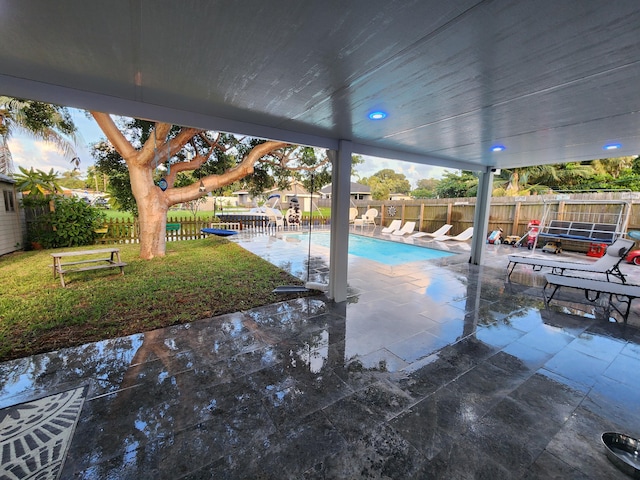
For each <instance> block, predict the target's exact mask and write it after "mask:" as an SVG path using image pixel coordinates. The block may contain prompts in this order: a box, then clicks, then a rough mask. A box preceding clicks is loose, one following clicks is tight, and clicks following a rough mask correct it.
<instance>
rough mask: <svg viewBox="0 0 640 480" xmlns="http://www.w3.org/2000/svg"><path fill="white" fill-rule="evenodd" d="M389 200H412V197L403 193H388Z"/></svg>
mask: <svg viewBox="0 0 640 480" xmlns="http://www.w3.org/2000/svg"><path fill="white" fill-rule="evenodd" d="M389 200H413V197H412V196H411V195H406V194H404V193H390V194H389Z"/></svg>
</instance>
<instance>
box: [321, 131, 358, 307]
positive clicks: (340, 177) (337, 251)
mask: <svg viewBox="0 0 640 480" xmlns="http://www.w3.org/2000/svg"><path fill="white" fill-rule="evenodd" d="M352 151H353V150H352V146H351V142H349V141H346V140H341V141H340V144H339V147H338V151H337V152H335V151H331V152H330V153H331V162H332V170H331V250H330V254H329V291H328V292H327V296H328V297H329V298H332V299H333V300H334V301H335V302H344V301H345V300H346V299H347V264H348V263H349V262H348V255H349V253H348V252H349V200H350V193H351V192H350V187H351V153H352ZM327 153H329V152H327Z"/></svg>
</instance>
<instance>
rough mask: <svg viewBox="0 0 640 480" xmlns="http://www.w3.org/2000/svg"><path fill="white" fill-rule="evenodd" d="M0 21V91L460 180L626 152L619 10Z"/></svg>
mask: <svg viewBox="0 0 640 480" xmlns="http://www.w3.org/2000/svg"><path fill="white" fill-rule="evenodd" d="M0 18H1V20H0V21H1V22H2V28H0V91H1V92H2V93H3V95H9V96H14V97H22V98H31V99H35V100H43V101H48V102H53V103H59V104H63V105H68V106H72V107H78V108H84V109H93V110H98V111H106V112H110V113H114V114H120V115H128V116H133V117H138V118H146V119H152V120H162V121H167V122H172V123H176V124H180V125H186V126H192V127H198V128H204V129H210V130H220V131H226V132H233V133H239V134H243V135H251V136H255V137H261V138H271V139H277V140H284V141H287V142H291V143H296V144H302V145H312V146H317V147H321V148H331V149H338V147H339V145H340V142H342V141H343V140H348V145H349V146H350V147H351V150H353V152H354V153H356V154H363V155H372V156H376V157H383V158H393V159H400V160H408V161H414V162H419V163H425V164H432V165H439V166H444V167H449V168H463V169H468V170H483V169H486V168H488V167H495V168H514V167H522V166H527V165H538V164H545V163H557V162H567V161H577V160H591V159H595V158H601V157H603V156H604V157H607V156H608V157H610V156H622V155H634V154H637V153H638V152H640V115H638V114H637V112H639V111H640V89H638V88H637V82H636V79H637V78H638V77H640V60H639V53H640V35H638V34H637V26H638V25H639V24H640V8H638V2H637V0H616V1H615V2H611V1H610V0H589V1H588V2H587V1H584V0H563V1H561V2H559V1H549V0H528V1H522V0H500V1H486V0H456V1H450V2H444V1H442V0H421V1H419V2H408V1H405V0H384V1H383V0H369V1H362V2H340V1H335V0H333V1H329V2H304V1H303V2H301V1H300V0H279V1H278V2H264V1H263V0H244V1H243V2H234V3H231V4H229V6H228V8H221V5H220V4H219V2H196V4H195V6H194V8H187V7H185V4H184V3H183V2H154V1H151V0H133V1H123V0H116V1H115V2H87V1H78V0H73V1H70V2H65V7H64V8H60V5H59V3H58V2H7V3H6V5H4V6H3V8H2V15H1V16H0ZM265 26H268V34H267V36H268V38H266V36H265ZM43 45H44V46H46V48H43ZM375 111H380V112H385V113H386V118H384V119H381V120H371V119H370V118H369V114H371V113H373V112H375ZM498 144H499V145H502V146H504V147H505V150H504V151H498V152H494V151H492V147H494V146H495V145H498ZM605 145H619V148H618V149H616V150H615V154H613V153H612V151H611V150H603V147H604V146H605Z"/></svg>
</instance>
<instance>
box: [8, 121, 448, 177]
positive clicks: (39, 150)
mask: <svg viewBox="0 0 640 480" xmlns="http://www.w3.org/2000/svg"><path fill="white" fill-rule="evenodd" d="M69 111H70V113H71V116H72V118H73V121H74V123H75V125H76V127H77V128H78V145H77V147H76V152H77V154H78V157H80V167H79V168H80V170H81V171H82V172H83V173H86V171H87V167H89V166H91V165H93V157H92V156H91V145H92V144H93V143H95V142H97V141H99V140H102V139H104V138H105V136H104V135H103V133H102V130H100V128H99V127H98V125H97V124H96V122H95V120H93V119H92V118H87V117H86V116H85V113H84V112H83V111H81V110H76V109H69ZM9 149H10V150H11V155H12V157H13V164H14V168H15V170H16V171H18V166H21V167H23V168H26V169H27V170H28V169H30V168H31V167H33V168H34V169H39V170H43V171H45V172H49V171H50V170H51V169H53V170H54V171H56V172H58V173H60V174H62V173H63V172H65V171H70V170H72V169H73V167H74V165H72V164H71V163H70V161H69V159H67V158H65V157H64V156H62V155H61V154H60V153H58V152H57V151H56V149H55V148H54V147H53V146H52V145H50V144H47V143H45V142H41V141H35V140H33V139H32V138H30V137H29V136H27V135H20V134H14V135H13V136H12V137H11V138H10V139H9ZM363 158H364V160H365V161H364V163H362V164H359V165H356V173H357V175H358V177H360V178H363V177H370V176H372V175H373V174H374V173H376V172H378V171H380V170H383V169H386V168H390V169H392V170H393V171H395V172H396V173H402V174H404V175H405V177H406V178H407V180H409V182H410V183H411V188H416V186H417V182H418V180H421V179H424V178H441V177H442V175H443V173H444V172H445V171H446V170H445V169H443V168H440V167H434V166H430V165H420V164H417V163H409V162H401V161H399V160H389V159H386V158H376V157H369V156H364V157H363ZM352 180H353V181H357V180H358V178H353V179H352Z"/></svg>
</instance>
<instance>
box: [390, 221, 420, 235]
mask: <svg viewBox="0 0 640 480" xmlns="http://www.w3.org/2000/svg"><path fill="white" fill-rule="evenodd" d="M415 228H416V222H407V223H405V224H404V225H403V227H402V228H401V229H399V230H396V231H395V232H393V233H392V235H398V236H404V235H406V234H407V233H411V232H413V230H414V229H415Z"/></svg>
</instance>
